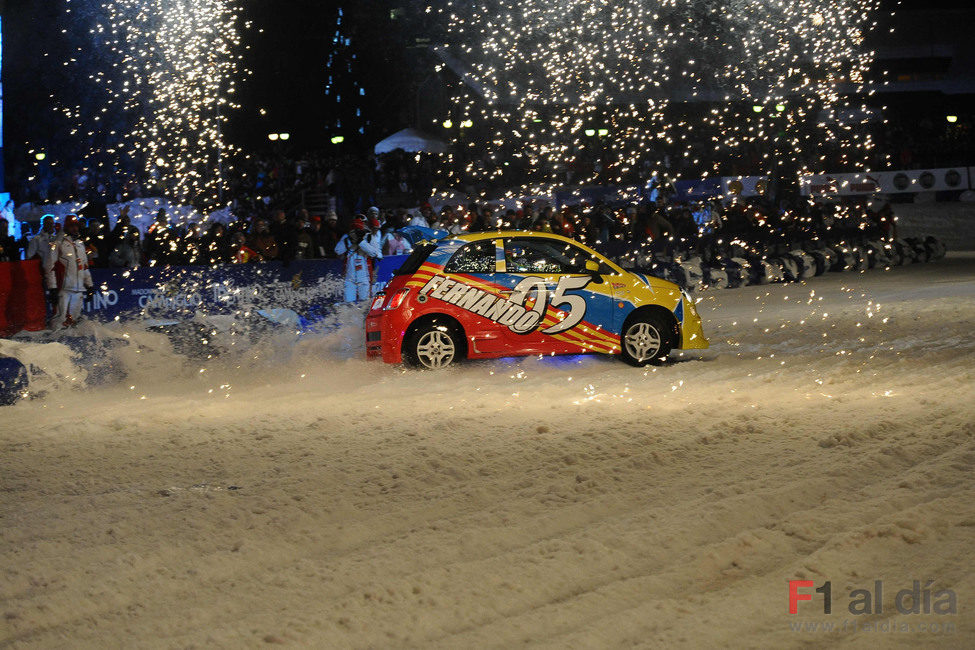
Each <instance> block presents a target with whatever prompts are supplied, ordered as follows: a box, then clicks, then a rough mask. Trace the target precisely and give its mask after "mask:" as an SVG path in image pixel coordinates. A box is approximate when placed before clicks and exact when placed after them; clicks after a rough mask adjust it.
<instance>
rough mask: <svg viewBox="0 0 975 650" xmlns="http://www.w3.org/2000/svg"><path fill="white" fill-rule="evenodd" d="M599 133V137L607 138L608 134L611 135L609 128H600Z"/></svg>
mask: <svg viewBox="0 0 975 650" xmlns="http://www.w3.org/2000/svg"><path fill="white" fill-rule="evenodd" d="M597 133H599V137H601V138H605V137H606V136H607V135H609V129H599V131H597Z"/></svg>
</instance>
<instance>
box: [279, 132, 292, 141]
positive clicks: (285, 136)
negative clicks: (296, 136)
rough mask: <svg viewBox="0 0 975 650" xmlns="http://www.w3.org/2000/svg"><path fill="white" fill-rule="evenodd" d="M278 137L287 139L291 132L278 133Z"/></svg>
mask: <svg viewBox="0 0 975 650" xmlns="http://www.w3.org/2000/svg"><path fill="white" fill-rule="evenodd" d="M278 137H279V138H281V139H282V140H287V139H288V138H290V137H291V134H290V133H279V134H278Z"/></svg>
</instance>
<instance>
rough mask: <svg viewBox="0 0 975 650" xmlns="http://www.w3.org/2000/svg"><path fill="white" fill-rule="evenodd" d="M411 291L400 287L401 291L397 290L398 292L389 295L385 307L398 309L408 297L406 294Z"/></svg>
mask: <svg viewBox="0 0 975 650" xmlns="http://www.w3.org/2000/svg"><path fill="white" fill-rule="evenodd" d="M409 293H410V290H409V289H400V290H399V291H397V292H396V293H394V294H393V295H392V296H390V297H389V300H388V301H386V306H385V307H384V309H386V310H390V309H397V308H398V307H399V306H400V305H402V304H403V300H405V299H406V296H407V294H409Z"/></svg>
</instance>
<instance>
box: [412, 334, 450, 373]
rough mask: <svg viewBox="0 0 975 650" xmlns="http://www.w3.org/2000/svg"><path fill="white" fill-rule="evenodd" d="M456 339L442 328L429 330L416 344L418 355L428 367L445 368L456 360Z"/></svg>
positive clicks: (421, 361)
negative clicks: (442, 330)
mask: <svg viewBox="0 0 975 650" xmlns="http://www.w3.org/2000/svg"><path fill="white" fill-rule="evenodd" d="M454 352H455V348H454V341H453V339H451V338H450V336H448V335H447V334H446V333H444V332H441V331H440V330H433V331H432V332H427V333H426V334H424V335H423V336H421V337H420V340H419V342H418V343H417V345H416V356H417V358H418V359H419V360H420V363H421V364H423V365H424V366H425V367H427V368H443V367H444V366H446V365H448V364H449V363H450V362H451V361H453V360H454Z"/></svg>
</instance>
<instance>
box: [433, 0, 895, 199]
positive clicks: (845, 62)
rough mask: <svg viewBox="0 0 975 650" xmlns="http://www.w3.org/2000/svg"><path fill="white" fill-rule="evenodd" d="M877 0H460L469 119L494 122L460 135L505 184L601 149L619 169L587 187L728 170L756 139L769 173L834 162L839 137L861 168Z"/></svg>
mask: <svg viewBox="0 0 975 650" xmlns="http://www.w3.org/2000/svg"><path fill="white" fill-rule="evenodd" d="M878 4H879V3H878V2H877V0H866V1H863V0H804V1H800V2H774V1H762V2H753V1H743V0H724V1H723V2H717V3H703V2H677V1H675V0H614V1H613V2H610V1H608V0H601V1H597V2H593V1H591V0H546V1H540V2H532V3H523V2H514V1H513V0H484V1H482V2H480V3H476V4H474V3H462V2H449V3H448V4H447V6H446V8H445V9H444V10H443V12H444V14H445V21H446V22H447V24H448V32H449V34H450V37H451V42H450V43H449V45H448V47H447V49H446V50H445V53H446V54H445V57H450V58H451V59H452V60H454V61H464V62H466V65H467V66H468V70H467V72H468V74H467V75H466V76H465V78H464V81H465V82H466V85H465V86H464V87H462V88H460V89H459V90H458V93H457V95H456V97H455V105H456V106H458V107H459V108H458V111H459V113H460V115H458V116H456V117H455V119H454V121H455V122H462V121H468V122H470V121H475V120H476V121H478V122H479V123H481V124H485V125H489V126H488V127H487V128H490V129H491V132H490V133H489V134H488V137H487V138H486V141H485V142H482V141H480V139H477V140H475V139H470V140H468V141H464V140H462V139H461V140H459V141H458V142H457V144H458V149H459V150H460V152H461V154H460V155H461V158H462V160H466V161H468V165H467V169H466V174H467V175H468V176H474V177H478V179H479V180H487V181H491V180H497V179H499V178H501V177H502V176H503V174H504V173H505V170H504V166H505V164H506V163H510V162H511V161H512V160H513V159H515V160H519V159H520V160H524V161H526V163H527V164H526V165H525V166H526V167H527V169H528V170H529V175H530V177H531V178H532V179H533V180H534V181H536V182H537V183H538V184H539V185H538V186H539V187H550V186H552V185H557V184H559V183H560V182H564V181H565V180H566V179H567V178H568V177H567V174H566V172H567V170H570V169H575V170H578V169H579V165H578V163H579V159H580V157H589V158H590V159H596V160H599V161H604V164H602V165H597V166H596V167H595V169H593V170H583V171H581V172H579V171H577V172H576V178H575V179H574V181H575V182H583V183H584V182H594V181H598V182H603V183H614V184H624V183H626V182H627V181H628V180H632V179H634V178H637V177H638V176H639V173H638V172H640V171H641V170H644V171H645V170H647V169H659V168H660V167H659V166H660V165H661V164H663V163H665V156H668V157H670V156H673V157H678V158H680V159H682V161H683V162H684V163H685V164H686V165H688V166H692V167H695V168H698V169H702V170H703V171H704V172H705V173H718V172H721V171H725V172H726V173H727V171H728V170H727V169H724V170H722V169H720V167H721V165H722V164H725V165H727V162H728V161H729V160H733V159H734V158H735V157H736V156H741V155H742V153H743V152H744V151H745V150H747V149H748V148H749V147H752V146H754V147H755V148H756V150H758V151H760V152H762V153H761V155H760V161H759V163H758V164H759V165H760V167H762V171H763V172H764V173H774V172H775V171H776V170H777V169H779V168H782V167H787V168H789V169H792V170H796V171H802V172H807V171H809V170H811V169H819V168H821V166H822V165H823V164H824V163H825V162H826V158H825V154H824V153H822V152H821V151H820V149H821V148H822V145H823V144H824V143H826V144H827V145H828V147H829V148H832V149H834V150H835V151H838V152H839V153H838V154H837V157H838V158H839V160H841V161H842V162H843V164H845V165H850V166H854V167H859V168H862V166H863V164H864V163H865V160H866V154H867V153H868V152H869V149H870V148H871V142H870V140H869V138H868V137H865V136H863V135H862V134H861V133H860V129H858V128H857V126H858V124H852V125H851V124H849V123H848V122H845V121H844V120H843V119H839V117H840V116H842V115H849V114H852V113H853V112H855V111H856V110H863V109H865V107H864V106H862V105H861V104H862V102H860V101H857V100H854V99H851V98H850V97H849V96H848V95H846V94H844V91H843V89H849V88H851V87H852V88H856V87H858V84H861V83H862V82H863V81H864V78H865V73H866V71H867V69H868V68H869V66H870V64H871V63H872V60H873V54H872V53H871V52H867V51H864V48H863V39H864V34H866V33H867V32H868V31H869V30H870V29H872V28H873V27H874V22H873V18H872V16H873V15H874V13H875V12H876V10H877V8H878ZM472 89H476V90H472ZM846 92H849V90H846ZM689 105H693V106H695V107H696V108H695V109H688V106H689ZM458 118H459V119H458ZM465 149H466V150H467V151H468V152H469V153H470V155H467V156H465V155H464V151H465ZM475 152H476V153H475ZM722 161H723V162H722ZM670 162H674V161H673V160H671V161H670ZM643 180H645V178H644V179H643Z"/></svg>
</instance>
